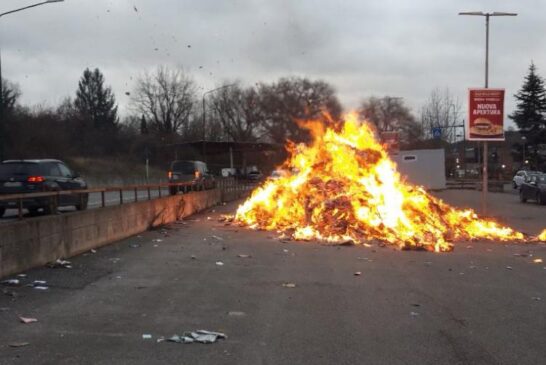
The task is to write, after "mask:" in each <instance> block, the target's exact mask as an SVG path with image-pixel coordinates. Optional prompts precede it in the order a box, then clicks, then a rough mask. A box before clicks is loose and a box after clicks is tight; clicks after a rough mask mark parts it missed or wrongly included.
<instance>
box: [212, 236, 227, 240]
mask: <svg viewBox="0 0 546 365" xmlns="http://www.w3.org/2000/svg"><path fill="white" fill-rule="evenodd" d="M211 237H212V238H214V239H215V240H218V241H223V240H224V239H223V238H222V237H220V236H214V235H213V236H211Z"/></svg>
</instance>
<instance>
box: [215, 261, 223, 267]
mask: <svg viewBox="0 0 546 365" xmlns="http://www.w3.org/2000/svg"><path fill="white" fill-rule="evenodd" d="M216 265H217V266H224V263H223V262H222V261H216Z"/></svg>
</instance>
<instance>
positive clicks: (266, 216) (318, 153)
mask: <svg viewBox="0 0 546 365" xmlns="http://www.w3.org/2000/svg"><path fill="white" fill-rule="evenodd" d="M311 129H312V132H313V135H314V141H313V143H312V144H311V145H310V146H306V145H303V144H301V145H289V152H290V154H291V157H290V158H289V159H288V160H287V161H286V162H285V163H284V164H283V166H282V168H283V169H284V170H285V171H287V172H288V173H287V174H286V175H285V176H281V177H279V178H278V179H269V180H267V181H266V182H265V183H264V184H263V185H262V186H260V187H258V188H257V189H256V190H255V191H254V192H253V193H252V194H251V196H250V198H249V199H248V200H246V201H245V202H244V203H243V204H242V205H241V206H239V208H238V210H237V214H236V216H235V221H236V222H238V223H240V224H243V225H246V226H249V227H252V228H257V229H265V230H274V231H278V232H281V233H282V234H284V235H285V236H288V237H290V238H293V239H296V240H310V239H317V240H321V241H328V242H337V243H341V242H352V243H355V244H365V243H367V242H370V241H373V240H376V241H379V242H383V243H387V244H392V245H396V246H398V247H400V248H402V249H426V250H430V251H437V252H438V251H450V250H452V248H453V245H452V243H451V242H453V241H460V240H471V239H486V240H500V241H520V242H523V241H526V240H528V238H526V237H525V236H524V234H523V233H520V232H517V231H515V230H513V229H512V228H509V227H506V226H503V225H501V224H499V223H497V222H495V221H493V220H489V219H481V218H479V217H478V216H477V214H476V213H475V212H474V211H473V210H471V209H456V208H453V207H451V206H449V205H447V204H446V203H444V202H443V201H442V200H440V199H438V198H435V197H433V196H431V195H429V194H427V192H426V191H425V190H424V189H423V188H422V187H419V186H413V185H411V184H409V183H407V182H405V181H404V180H403V179H402V178H401V177H400V174H399V173H398V172H397V170H396V165H395V164H394V163H393V162H392V161H391V160H390V159H389V156H388V154H387V153H386V151H385V149H384V148H383V146H382V145H381V144H380V143H378V142H377V141H376V140H375V137H374V133H373V131H372V130H371V129H370V127H369V126H368V125H367V124H366V123H361V122H360V121H359V120H358V118H357V116H356V115H355V114H350V115H347V116H346V118H345V123H344V125H343V127H342V128H341V130H340V131H336V130H335V129H334V128H324V127H322V125H321V124H319V123H314V124H312V128H311ZM542 235H544V236H546V230H545V231H544V232H543V233H542ZM541 239H542V240H544V239H545V238H544V237H542V238H541Z"/></svg>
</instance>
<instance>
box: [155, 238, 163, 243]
mask: <svg viewBox="0 0 546 365" xmlns="http://www.w3.org/2000/svg"><path fill="white" fill-rule="evenodd" d="M152 242H163V240H162V239H161V238H154V239H153V240H152Z"/></svg>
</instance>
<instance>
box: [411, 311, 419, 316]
mask: <svg viewBox="0 0 546 365" xmlns="http://www.w3.org/2000/svg"><path fill="white" fill-rule="evenodd" d="M410 315H411V316H412V317H417V316H418V315H419V313H417V312H410Z"/></svg>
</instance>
